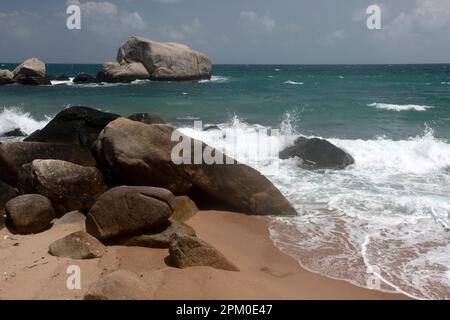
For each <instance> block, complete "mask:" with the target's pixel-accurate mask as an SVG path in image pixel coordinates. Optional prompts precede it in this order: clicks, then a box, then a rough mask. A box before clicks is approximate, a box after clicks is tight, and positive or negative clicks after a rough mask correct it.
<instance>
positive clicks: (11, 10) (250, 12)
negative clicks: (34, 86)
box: [0, 0, 450, 64]
mask: <svg viewBox="0 0 450 320" xmlns="http://www.w3.org/2000/svg"><path fill="white" fill-rule="evenodd" d="M72 3H75V4H78V5H80V7H81V10H82V17H81V27H82V29H81V30H79V31H70V30H68V29H67V28H66V19H67V15H66V13H65V11H66V8H67V5H68V4H72ZM374 3H376V4H377V5H379V6H380V8H381V9H382V11H381V22H382V29H381V30H374V31H370V30H368V29H367V27H366V19H367V17H368V15H367V14H366V13H365V11H366V8H367V7H368V6H369V5H371V4H374ZM0 30H1V31H0V32H1V37H0V61H2V62H20V61H23V60H24V59H26V58H28V57H31V56H33V57H38V58H40V59H42V60H44V61H45V62H48V63H50V62H55V63H102V62H104V61H107V60H113V59H114V58H115V56H116V52H117V48H118V47H119V45H120V44H121V43H123V42H124V41H126V39H127V37H128V36H130V35H140V36H145V37H149V38H151V39H154V40H158V41H175V42H181V43H185V44H187V45H189V46H191V47H192V48H194V49H197V50H200V51H203V52H205V53H208V54H209V55H210V56H211V58H212V59H213V61H214V63H243V64H247V63H273V64H277V63H279V64H283V63H288V64H290V63H292V64H329V63H449V62H450V37H449V34H450V1H449V0H384V1H378V2H377V1H374V0H226V1H225V0H120V1H119V0H105V1H94V0H91V1H85V0H68V1H67V0H40V1H32V0H14V1H7V0H0Z"/></svg>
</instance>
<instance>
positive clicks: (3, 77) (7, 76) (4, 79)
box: [0, 70, 14, 86]
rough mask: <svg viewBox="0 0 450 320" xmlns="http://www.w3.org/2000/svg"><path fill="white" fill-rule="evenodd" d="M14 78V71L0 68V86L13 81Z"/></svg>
mask: <svg viewBox="0 0 450 320" xmlns="http://www.w3.org/2000/svg"><path fill="white" fill-rule="evenodd" d="M13 79H14V73H12V72H11V71H9V70H0V86H1V85H4V84H10V83H12V81H13Z"/></svg>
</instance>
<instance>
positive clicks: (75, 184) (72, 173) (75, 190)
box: [18, 160, 107, 214]
mask: <svg viewBox="0 0 450 320" xmlns="http://www.w3.org/2000/svg"><path fill="white" fill-rule="evenodd" d="M18 187H19V190H20V191H21V192H22V193H38V194H41V195H43V196H46V197H47V198H49V199H50V200H51V201H52V203H53V206H54V207H55V209H56V211H57V212H59V213H60V214H64V213H66V212H70V211H75V210H79V211H82V212H87V211H88V210H89V209H90V208H91V207H92V206H93V205H94V203H95V201H96V200H97V198H98V197H99V196H100V195H101V194H103V193H104V192H105V191H106V189H107V187H106V185H105V184H104V182H103V176H102V174H101V173H100V171H99V170H98V169H97V168H95V167H83V166H80V165H77V164H74V163H71V162H66V161H62V160H34V161H33V162H32V163H30V164H26V165H24V166H23V167H22V170H21V171H20V173H19V183H18Z"/></svg>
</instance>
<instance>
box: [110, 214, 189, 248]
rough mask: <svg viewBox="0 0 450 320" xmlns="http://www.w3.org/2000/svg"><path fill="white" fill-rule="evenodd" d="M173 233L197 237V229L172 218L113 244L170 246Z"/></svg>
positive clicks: (152, 246) (117, 240)
mask: <svg viewBox="0 0 450 320" xmlns="http://www.w3.org/2000/svg"><path fill="white" fill-rule="evenodd" d="M173 234H176V235H178V236H192V237H195V236H196V233H195V230H194V229H193V228H192V227H190V226H188V225H187V224H185V223H183V222H179V221H176V220H172V219H170V220H169V221H168V222H167V223H166V224H164V225H162V226H160V227H158V228H156V229H152V230H149V231H145V232H143V233H142V234H139V235H132V236H125V237H121V238H118V239H116V240H115V241H114V242H112V244H115V245H121V246H128V247H145V248H159V249H167V248H169V243H170V239H171V237H172V235H173Z"/></svg>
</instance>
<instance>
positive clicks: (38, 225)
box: [5, 194, 55, 234]
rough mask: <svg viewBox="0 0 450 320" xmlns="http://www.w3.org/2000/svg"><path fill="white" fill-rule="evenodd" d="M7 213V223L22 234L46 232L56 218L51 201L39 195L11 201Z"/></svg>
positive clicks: (28, 195) (30, 195) (6, 209)
mask: <svg viewBox="0 0 450 320" xmlns="http://www.w3.org/2000/svg"><path fill="white" fill-rule="evenodd" d="M5 212H6V220H7V222H8V223H9V224H10V225H11V226H12V227H13V228H14V231H16V232H17V233H20V234H30V233H38V232H41V231H44V230H46V229H47V228H48V227H49V226H50V224H51V221H52V220H53V219H54V218H55V210H54V209H53V205H52V203H51V201H50V200H49V199H48V198H46V197H44V196H41V195H39V194H26V195H23V196H19V197H17V198H14V199H12V200H10V201H9V202H8V203H7V204H6V206H5Z"/></svg>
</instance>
